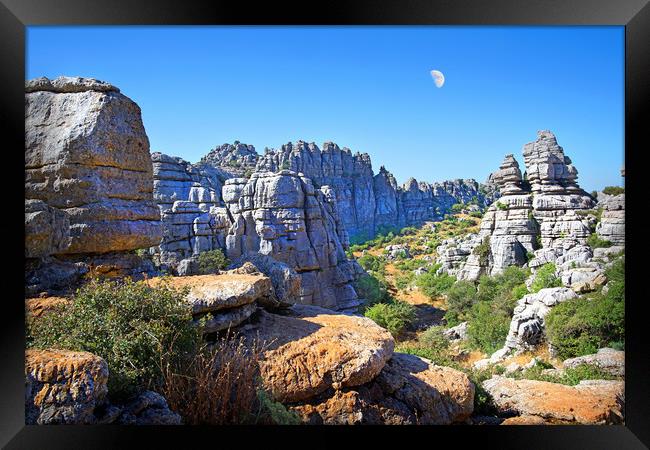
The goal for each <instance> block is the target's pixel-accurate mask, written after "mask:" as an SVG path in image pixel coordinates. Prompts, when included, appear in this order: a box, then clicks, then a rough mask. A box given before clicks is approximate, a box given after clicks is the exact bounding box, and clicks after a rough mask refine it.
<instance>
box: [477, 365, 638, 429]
mask: <svg viewBox="0 0 650 450" xmlns="http://www.w3.org/2000/svg"><path fill="white" fill-rule="evenodd" d="M482 386H483V388H484V389H485V390H486V391H487V392H488V393H489V394H490V396H491V397H492V399H493V402H494V405H495V406H496V408H497V410H498V412H499V413H500V414H510V415H511V414H513V413H514V414H516V415H520V416H536V417H541V418H543V419H545V420H546V421H551V422H552V421H558V422H562V423H573V424H585V425H601V424H620V423H623V413H624V398H625V397H624V384H623V382H622V381H605V380H589V381H581V382H580V383H579V384H578V385H576V386H565V385H562V384H556V383H548V382H545V381H533V380H515V379H512V378H507V377H502V376H497V375H495V376H493V377H492V378H490V379H489V380H486V381H484V382H483V383H482Z"/></svg>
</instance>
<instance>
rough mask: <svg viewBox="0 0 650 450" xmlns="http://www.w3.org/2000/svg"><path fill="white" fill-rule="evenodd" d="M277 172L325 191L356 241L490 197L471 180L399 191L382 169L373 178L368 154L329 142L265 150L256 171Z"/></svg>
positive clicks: (408, 185) (410, 184)
mask: <svg viewBox="0 0 650 450" xmlns="http://www.w3.org/2000/svg"><path fill="white" fill-rule="evenodd" d="M282 169H290V170H293V171H296V172H301V173H303V174H305V176H306V177H308V178H310V179H312V180H313V181H314V182H315V183H316V184H317V185H318V186H324V185H328V186H330V188H331V189H332V190H333V191H334V193H335V196H336V198H337V203H338V205H339V208H340V210H341V211H346V212H347V213H346V214H345V215H344V216H343V217H342V220H343V224H344V226H345V229H346V230H347V231H348V233H349V234H350V237H351V238H353V239H355V240H363V239H369V238H372V237H374V235H375V234H376V233H378V232H381V231H383V230H386V229H392V228H396V227H405V226H409V225H418V224H421V223H422V222H424V221H427V220H439V219H441V218H442V217H443V216H444V214H446V213H448V212H450V210H451V206H452V205H453V204H455V203H459V202H461V203H468V202H470V201H475V202H476V203H477V204H480V205H482V206H486V205H487V204H489V203H490V202H491V201H492V200H493V198H494V196H495V193H494V192H493V190H492V188H491V187H490V186H487V185H484V186H480V185H479V184H478V183H477V182H476V181H474V180H453V181H445V182H442V183H434V184H428V183H423V182H420V183H418V182H417V181H416V180H414V179H410V180H408V181H407V182H406V183H405V184H404V186H401V187H400V186H398V184H397V182H396V180H395V177H393V175H392V174H391V173H390V172H388V171H387V170H386V168H385V167H383V166H382V167H381V168H380V169H379V172H378V173H377V174H376V175H375V174H374V172H373V170H372V164H371V161H370V157H369V156H368V154H366V153H355V154H354V155H353V154H352V152H351V151H350V149H348V148H345V147H344V148H343V149H341V148H339V146H338V145H336V144H334V143H332V142H325V143H324V144H323V147H322V149H320V148H319V147H318V146H317V145H316V144H314V143H313V142H312V143H306V142H304V141H298V142H296V143H288V144H285V145H283V146H282V147H281V148H280V149H277V150H267V151H266V153H265V154H264V155H262V156H261V157H260V159H259V161H258V164H257V171H271V172H278V171H280V170H282Z"/></svg>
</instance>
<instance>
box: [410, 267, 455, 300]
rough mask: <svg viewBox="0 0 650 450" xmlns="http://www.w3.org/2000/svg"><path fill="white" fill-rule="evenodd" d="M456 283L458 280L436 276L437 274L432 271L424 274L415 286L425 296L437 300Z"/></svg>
mask: <svg viewBox="0 0 650 450" xmlns="http://www.w3.org/2000/svg"><path fill="white" fill-rule="evenodd" d="M455 281H456V278H455V277H453V276H451V275H447V274H441V275H436V274H435V272H434V271H433V270H431V271H430V272H427V273H423V274H422V275H420V276H419V277H417V278H416V280H415V284H416V285H417V287H418V288H419V289H420V290H421V291H422V293H423V294H424V295H426V296H427V297H429V298H431V299H436V298H438V297H440V296H441V295H442V294H444V293H445V292H446V291H447V290H448V289H449V288H450V287H451V286H453V284H454V282H455Z"/></svg>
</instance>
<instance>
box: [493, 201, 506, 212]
mask: <svg viewBox="0 0 650 450" xmlns="http://www.w3.org/2000/svg"><path fill="white" fill-rule="evenodd" d="M496 205H497V208H499V209H500V210H501V211H507V210H508V205H506V204H505V203H501V202H497V203H496Z"/></svg>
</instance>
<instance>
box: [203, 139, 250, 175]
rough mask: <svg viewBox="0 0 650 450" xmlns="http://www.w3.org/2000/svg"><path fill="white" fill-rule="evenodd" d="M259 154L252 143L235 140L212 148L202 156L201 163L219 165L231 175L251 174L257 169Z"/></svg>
mask: <svg viewBox="0 0 650 450" xmlns="http://www.w3.org/2000/svg"><path fill="white" fill-rule="evenodd" d="M259 157H260V156H259V155H258V154H257V152H256V151H255V147H253V146H252V145H246V144H242V143H240V142H237V141H235V143H234V144H222V145H220V146H217V147H215V148H213V149H212V150H210V152H209V153H208V154H207V155H205V156H204V157H203V158H201V163H203V164H206V165H210V166H213V167H218V168H220V169H221V170H223V171H224V172H226V173H227V174H228V175H229V176H230V177H233V178H238V177H243V176H245V175H248V176H250V174H251V173H252V172H254V171H255V166H256V165H257V161H258V159H259Z"/></svg>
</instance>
